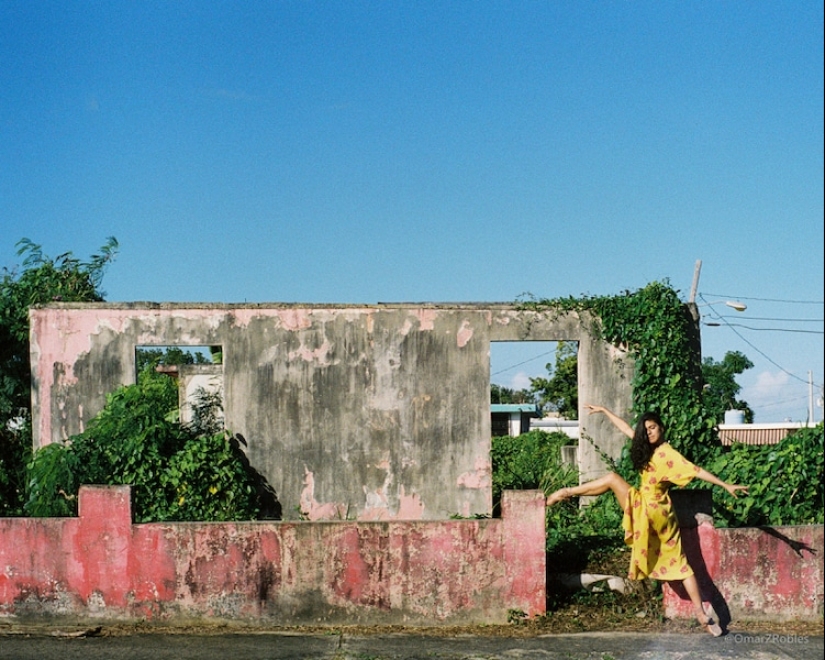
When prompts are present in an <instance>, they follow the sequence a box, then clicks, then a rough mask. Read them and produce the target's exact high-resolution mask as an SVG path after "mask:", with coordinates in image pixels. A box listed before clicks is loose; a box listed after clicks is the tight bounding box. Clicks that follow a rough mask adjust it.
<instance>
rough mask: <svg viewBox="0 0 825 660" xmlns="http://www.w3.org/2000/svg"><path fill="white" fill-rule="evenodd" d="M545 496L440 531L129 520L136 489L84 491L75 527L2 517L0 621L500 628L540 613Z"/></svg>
mask: <svg viewBox="0 0 825 660" xmlns="http://www.w3.org/2000/svg"><path fill="white" fill-rule="evenodd" d="M544 576H545V552H544V497H543V495H542V494H541V493H540V492H538V491H514V492H507V493H505V495H504V499H503V502H502V517H501V518H497V519H474V520H451V521H440V522H426V521H405V522H398V521H392V522H355V521H350V522H343V521H342V522H323V523H310V522H274V521H273V522H236V523H176V524H170V523H151V524H141V525H133V524H132V519H131V507H130V489H129V487H126V486H106V487H103V486H99V487H83V488H82V489H81V491H80V502H79V517H77V518H40V519H33V518H4V519H0V615H5V616H8V615H13V616H15V617H18V618H26V617H30V618H38V617H43V616H63V617H70V618H90V619H94V618H99V619H108V620H112V619H140V618H149V619H155V620H190V619H193V618H194V619H197V618H210V619H225V620H232V621H244V620H252V621H260V622H266V621H269V622H274V623H277V624H280V625H308V624H315V625H318V624H322V625H326V624H329V625H336V624H337V625H341V624H356V623H369V624H373V625H374V624H406V625H440V624H465V623H505V622H506V620H507V613H508V610H510V609H515V610H521V611H523V612H526V613H527V614H529V615H534V614H541V613H543V612H544V611H545V602H546V594H545V587H544Z"/></svg>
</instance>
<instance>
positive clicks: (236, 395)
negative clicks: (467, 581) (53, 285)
mask: <svg viewBox="0 0 825 660" xmlns="http://www.w3.org/2000/svg"><path fill="white" fill-rule="evenodd" d="M30 320H31V360H32V373H33V390H32V391H33V395H32V396H33V401H32V404H33V423H34V446H35V448H37V447H40V446H43V445H45V444H48V443H50V442H55V441H61V440H65V439H67V438H69V437H70V436H72V435H74V434H76V433H79V432H80V431H82V430H83V428H84V426H85V425H86V424H87V423H88V422H89V420H91V419H92V418H93V417H94V416H95V415H96V414H97V413H98V412H99V411H100V410H101V409H102V407H103V405H104V403H105V400H106V395H107V394H108V393H110V392H112V391H114V390H115V389H116V388H117V387H119V386H121V385H127V384H131V383H134V382H135V380H136V374H135V349H136V347H138V346H146V345H156V346H165V345H184V346H217V347H220V350H221V352H222V355H223V364H222V369H221V370H220V371H221V373H220V374H212V376H213V377H219V378H221V379H222V380H223V387H222V391H223V393H224V413H225V423H226V427H227V429H229V430H230V431H231V432H233V433H238V434H240V435H242V436H243V437H244V439H245V440H246V442H247V443H248V449H247V453H248V457H249V460H250V463H251V464H252V466H253V467H254V468H255V469H257V470H258V471H259V472H260V473H261V474H262V475H263V476H264V477H265V478H266V479H267V480H268V481H269V483H270V485H271V486H272V487H273V488H274V489H275V491H276V492H277V494H278V497H279V500H280V502H281V505H282V510H283V515H284V517H285V518H286V519H293V520H295V519H299V518H302V519H308V520H344V519H358V520H382V521H391V520H414V519H422V520H444V519H449V518H450V517H451V516H454V515H456V514H458V515H461V516H465V517H469V516H472V515H477V514H480V515H489V514H490V513H491V512H492V495H491V493H492V489H491V464H490V393H489V386H490V343H491V342H494V341H558V340H567V341H575V342H578V344H579V360H578V364H579V374H578V382H579V401H581V402H582V405H584V403H587V402H593V401H596V402H599V403H602V404H604V405H607V406H609V407H610V408H612V409H613V410H615V411H616V412H617V413H618V414H620V415H626V414H627V411H628V408H629V406H630V403H631V393H630V383H631V381H632V376H633V369H632V363H631V361H629V360H628V359H627V356H626V355H625V354H624V353H623V352H622V351H621V350H619V349H616V348H614V347H612V346H610V345H608V344H606V343H604V342H602V341H600V340H595V339H594V338H593V337H592V336H591V333H590V331H589V324H590V322H591V319H589V318H587V317H585V318H580V317H579V316H578V315H577V314H574V313H569V314H559V313H557V312H554V311H547V312H533V311H529V310H523V309H518V308H516V307H515V306H513V305H505V304H498V305H497V304H464V305H436V304H426V305H424V304H417V305H403V304H397V305H396V304H378V305H371V306H364V305H362V306H357V305H347V306H328V305H326V306H325V305H309V306H308V305H287V304H282V305H215V304H172V303H166V304H156V303H132V304H128V303H120V304H111V303H90V304H70V303H54V304H50V305H47V306H43V307H38V308H34V309H32V310H31V313H30ZM697 327H698V326H697ZM697 333H698V330H697ZM579 417H580V419H581V420H582V421H581V425H582V429H581V431H582V434H583V435H587V436H590V437H592V438H594V439H596V441H597V442H598V443H599V446H600V447H601V449H602V450H604V451H606V452H607V453H608V454H610V455H611V456H614V457H618V455H619V453H620V451H621V448H622V446H623V444H624V442H625V438H624V436H622V435H621V434H620V433H618V431H616V429H615V428H613V426H612V425H611V424H609V423H607V422H605V420H604V419H600V417H602V416H588V415H586V414H580V415H579ZM579 467H580V471H581V478H582V479H583V480H586V479H590V478H593V477H594V476H597V475H598V474H601V473H603V472H604V471H605V469H606V468H605V465H604V463H603V462H602V460H601V458H600V457H599V455H598V453H597V452H596V451H595V450H594V449H593V447H592V446H591V445H590V443H583V444H582V447H581V463H580V466H579Z"/></svg>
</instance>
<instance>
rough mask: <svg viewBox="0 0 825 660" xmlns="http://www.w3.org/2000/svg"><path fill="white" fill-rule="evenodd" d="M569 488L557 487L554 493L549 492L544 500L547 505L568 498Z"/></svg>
mask: <svg viewBox="0 0 825 660" xmlns="http://www.w3.org/2000/svg"><path fill="white" fill-rule="evenodd" d="M570 497H571V495H570V489H569V488H559V489H558V490H557V491H555V492H554V493H550V495H549V496H548V497H547V500H546V501H545V504H546V505H547V506H553V505H554V504H558V503H559V502H561V501H563V500H566V499H568V498H570Z"/></svg>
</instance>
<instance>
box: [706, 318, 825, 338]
mask: <svg viewBox="0 0 825 660" xmlns="http://www.w3.org/2000/svg"><path fill="white" fill-rule="evenodd" d="M719 318H720V319H724V318H725V317H724V316H720V317H719ZM705 325H710V326H719V325H723V324H722V323H705ZM724 325H726V326H728V327H730V328H732V327H733V326H736V327H737V328H745V329H747V330H756V331H760V330H767V331H770V332H804V333H807V334H811V335H825V331H822V330H797V329H794V328H754V327H753V326H750V325H744V324H742V323H728V322H727V321H725V323H724Z"/></svg>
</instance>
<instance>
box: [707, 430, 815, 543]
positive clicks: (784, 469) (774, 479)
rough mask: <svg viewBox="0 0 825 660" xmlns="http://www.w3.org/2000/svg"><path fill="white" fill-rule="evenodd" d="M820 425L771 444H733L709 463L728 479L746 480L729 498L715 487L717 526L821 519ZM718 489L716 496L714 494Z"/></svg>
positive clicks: (720, 475) (784, 523) (793, 523)
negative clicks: (741, 491) (742, 489)
mask: <svg viewBox="0 0 825 660" xmlns="http://www.w3.org/2000/svg"><path fill="white" fill-rule="evenodd" d="M823 435H824V434H823V425H822V422H820V423H819V424H818V425H817V426H815V427H812V428H803V429H799V430H798V431H796V432H795V433H792V434H790V435H788V436H787V437H786V438H785V439H784V440H782V441H781V442H779V443H778V444H775V445H762V446H750V445H743V444H735V445H733V446H732V447H731V448H730V450H729V451H726V452H724V453H723V454H721V455H720V456H719V457H718V458H717V459H716V461H715V462H714V463H713V465H712V466H711V467H710V468H709V469H710V471H711V472H713V473H714V474H717V475H718V476H719V477H720V478H721V479H723V480H724V481H727V482H728V483H736V484H743V485H747V486H748V487H749V488H748V493H747V495H740V496H739V497H738V498H736V499H734V498H732V497H730V496H729V495H727V494H726V493H724V492H722V493H721V494H719V489H715V490H714V512H713V513H714V519H715V522H716V525H717V526H719V527H723V526H728V527H759V526H766V525H809V524H816V525H821V524H823V518H825V513H823V512H825V486H823V463H825V453H823V450H824V449H825V447H823ZM717 494H719V497H717Z"/></svg>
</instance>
